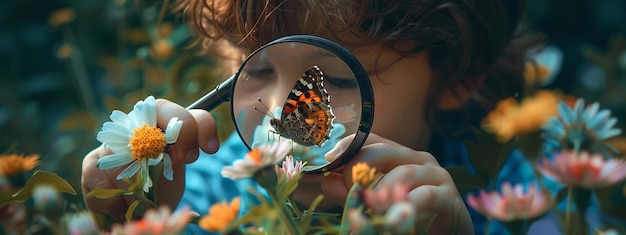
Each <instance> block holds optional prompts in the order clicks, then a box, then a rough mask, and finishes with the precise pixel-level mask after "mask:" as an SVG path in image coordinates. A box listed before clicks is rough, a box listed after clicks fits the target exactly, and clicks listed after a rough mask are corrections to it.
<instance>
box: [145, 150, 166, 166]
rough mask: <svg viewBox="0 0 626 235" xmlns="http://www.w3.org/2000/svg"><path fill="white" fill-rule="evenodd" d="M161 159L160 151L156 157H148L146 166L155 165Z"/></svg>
mask: <svg viewBox="0 0 626 235" xmlns="http://www.w3.org/2000/svg"><path fill="white" fill-rule="evenodd" d="M161 160H163V153H160V154H159V156H157V157H156V158H148V166H155V165H157V164H159V162H161Z"/></svg>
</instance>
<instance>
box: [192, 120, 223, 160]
mask: <svg viewBox="0 0 626 235" xmlns="http://www.w3.org/2000/svg"><path fill="white" fill-rule="evenodd" d="M189 113H191V115H193V118H194V119H195V120H196V123H197V124H198V146H200V148H201V149H202V150H203V151H204V152H207V153H215V152H217V150H219V148H220V140H219V138H218V135H217V126H216V125H215V119H213V115H211V113H209V112H208V111H206V110H204V109H192V110H189Z"/></svg>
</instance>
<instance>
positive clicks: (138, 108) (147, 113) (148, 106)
mask: <svg viewBox="0 0 626 235" xmlns="http://www.w3.org/2000/svg"><path fill="white" fill-rule="evenodd" d="M133 114H134V115H135V119H136V120H137V122H138V124H139V125H141V124H146V125H149V126H153V125H155V124H156V101H155V100H154V97H152V96H148V98H146V99H145V100H140V101H138V102H137V104H135V108H134V109H133Z"/></svg>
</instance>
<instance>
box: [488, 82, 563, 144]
mask: <svg viewBox="0 0 626 235" xmlns="http://www.w3.org/2000/svg"><path fill="white" fill-rule="evenodd" d="M561 96H562V95H561V94H558V93H556V92H552V91H546V90H541V91H538V92H537V93H536V94H535V95H534V96H532V97H528V98H525V99H524V100H522V102H521V104H518V102H517V101H516V100H515V99H514V98H513V97H509V98H507V99H504V100H502V101H500V102H498V104H496V108H495V109H494V110H493V111H491V112H490V113H489V114H487V116H486V117H485V119H484V120H483V129H485V130H486V131H488V132H491V133H494V134H495V135H496V136H497V138H498V141H500V142H506V141H509V140H510V139H511V138H513V137H514V136H517V135H521V134H526V133H530V132H533V131H536V130H539V128H540V127H541V126H542V125H544V124H546V123H547V121H548V118H550V117H551V116H555V115H557V114H558V112H557V105H558V103H559V101H560V100H561Z"/></svg>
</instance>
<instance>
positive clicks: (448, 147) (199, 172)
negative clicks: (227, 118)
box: [179, 133, 534, 235]
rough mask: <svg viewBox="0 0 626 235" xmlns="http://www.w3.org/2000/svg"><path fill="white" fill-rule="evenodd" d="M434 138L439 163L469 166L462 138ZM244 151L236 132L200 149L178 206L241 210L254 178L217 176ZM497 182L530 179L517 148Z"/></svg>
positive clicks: (493, 229)
mask: <svg viewBox="0 0 626 235" xmlns="http://www.w3.org/2000/svg"><path fill="white" fill-rule="evenodd" d="M441 139H442V140H443V141H436V143H437V144H436V146H432V147H431V149H432V151H431V152H432V154H433V155H434V156H435V157H437V160H438V161H439V163H440V164H441V165H442V166H443V167H449V166H460V165H464V166H470V172H472V171H473V169H472V168H471V163H470V160H469V157H468V154H467V151H466V148H465V146H464V144H463V141H462V140H449V139H443V138H441ZM247 152H248V149H247V148H246V146H245V145H244V144H243V143H242V142H241V139H240V138H239V136H238V135H237V134H236V133H234V134H232V135H231V136H230V137H229V138H228V140H226V141H224V143H222V145H221V147H220V150H219V151H218V152H217V153H215V154H206V153H202V154H201V155H200V157H199V158H198V160H197V161H196V162H194V163H192V164H189V165H187V172H186V185H185V192H184V194H183V198H182V200H181V202H180V205H179V207H183V206H188V207H190V208H191V210H193V211H195V212H198V213H199V214H201V215H204V214H207V212H208V208H209V207H210V206H211V205H213V204H215V203H218V202H222V201H228V202H229V201H230V200H231V199H232V198H234V197H237V196H241V197H242V200H241V202H242V211H245V208H246V205H245V202H246V201H248V200H249V199H251V198H246V196H248V197H249V196H250V195H249V193H246V192H247V190H248V188H249V187H254V188H256V189H257V190H259V191H263V189H262V188H261V187H259V186H258V185H257V184H256V183H255V182H254V180H252V179H246V180H236V181H234V180H231V179H228V178H224V177H222V176H221V170H222V167H224V166H228V165H231V164H232V162H233V161H235V160H236V159H240V158H243V157H244V156H245V154H246V153H247ZM498 178H499V180H498V185H499V184H500V182H501V181H503V180H504V179H506V181H509V182H511V183H520V182H529V181H533V180H534V176H533V170H532V165H531V164H529V163H528V162H527V161H526V160H525V159H524V157H523V155H522V154H521V153H519V152H518V151H514V152H513V153H512V154H511V156H510V157H509V158H508V160H507V162H506V163H505V165H504V167H503V169H502V171H501V172H500V176H499V177H498ZM470 215H471V217H472V221H473V222H474V230H475V233H476V234H484V231H483V230H484V228H485V223H486V220H485V218H484V216H482V215H480V214H478V213H477V212H476V211H473V210H472V209H470ZM186 232H187V234H211V233H208V232H206V231H203V230H202V229H200V228H198V226H197V225H190V226H188V228H187V230H186ZM490 234H493V235H497V234H508V233H507V232H506V231H505V230H504V227H503V226H502V225H501V224H499V223H498V222H496V221H494V222H492V224H491V226H490Z"/></svg>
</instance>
